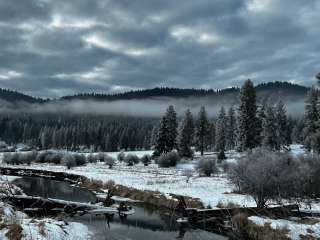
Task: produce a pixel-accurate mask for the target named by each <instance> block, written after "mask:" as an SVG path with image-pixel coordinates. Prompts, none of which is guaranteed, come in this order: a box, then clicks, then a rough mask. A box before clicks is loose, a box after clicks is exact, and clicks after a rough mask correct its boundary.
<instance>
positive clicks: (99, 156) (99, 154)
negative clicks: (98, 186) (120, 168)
mask: <svg viewBox="0 0 320 240" xmlns="http://www.w3.org/2000/svg"><path fill="white" fill-rule="evenodd" d="M104 155H105V154H104V153H103V152H99V153H98V155H97V161H99V162H103V161H104Z"/></svg>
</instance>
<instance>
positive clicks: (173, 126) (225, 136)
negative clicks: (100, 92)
mask: <svg viewBox="0 0 320 240" xmlns="http://www.w3.org/2000/svg"><path fill="white" fill-rule="evenodd" d="M298 122H299V121H297V120H294V119H292V118H290V117H288V116H287V112H286V108H285V106H284V104H283V103H282V102H281V101H280V102H278V103H277V104H276V105H270V104H268V103H266V102H264V103H262V104H261V105H260V106H258V104H257V99H256V91H255V88H254V86H253V83H252V81H251V80H247V81H246V82H245V83H244V85H243V86H242V88H241V90H240V106H239V108H238V109H234V108H233V107H230V108H229V109H228V110H226V109H225V108H224V107H221V109H220V111H219V114H218V116H217V118H216V119H215V120H211V119H209V117H208V114H207V112H206V109H205V107H204V106H203V107H201V109H200V111H199V113H198V115H197V117H196V118H194V117H193V116H192V113H191V112H190V110H187V111H186V112H185V114H184V117H183V118H182V121H181V122H180V124H178V120H177V114H176V112H175V110H174V107H173V106H169V107H168V109H167V111H166V113H165V115H164V116H163V117H162V119H161V122H160V126H159V130H158V135H157V141H156V144H155V152H154V155H155V156H160V155H161V154H162V153H167V152H170V151H172V150H174V149H177V150H178V152H179V154H180V156H181V157H186V158H190V157H192V155H193V148H195V149H196V150H199V151H200V152H201V155H203V154H204V152H205V151H207V150H215V151H218V152H219V154H218V157H219V158H221V159H223V158H225V155H224V153H225V151H226V150H231V149H237V150H239V151H246V150H249V149H253V148H256V147H259V146H264V147H267V148H269V149H270V150H281V149H284V148H287V147H288V146H289V144H291V143H292V140H293V139H292V138H294V140H295V141H299V138H300V136H299V134H297V136H292V133H293V131H292V129H293V128H294V126H296V125H298Z"/></svg>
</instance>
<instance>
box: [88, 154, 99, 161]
mask: <svg viewBox="0 0 320 240" xmlns="http://www.w3.org/2000/svg"><path fill="white" fill-rule="evenodd" d="M97 161H98V156H97V155H94V154H92V153H91V154H89V155H88V156H87V162H89V163H96V162H97Z"/></svg>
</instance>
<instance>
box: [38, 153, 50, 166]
mask: <svg viewBox="0 0 320 240" xmlns="http://www.w3.org/2000/svg"><path fill="white" fill-rule="evenodd" d="M49 154H50V153H49V152H48V151H43V152H39V153H38V154H37V157H36V160H35V162H37V163H45V162H46V157H47V155H49Z"/></svg>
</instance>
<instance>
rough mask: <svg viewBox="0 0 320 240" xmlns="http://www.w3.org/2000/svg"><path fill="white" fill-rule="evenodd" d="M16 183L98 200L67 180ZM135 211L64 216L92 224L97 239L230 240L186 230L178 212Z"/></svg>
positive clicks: (37, 191) (35, 191)
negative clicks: (125, 214)
mask: <svg viewBox="0 0 320 240" xmlns="http://www.w3.org/2000/svg"><path fill="white" fill-rule="evenodd" d="M13 183H14V184H16V185H17V186H19V187H21V188H22V189H23V190H24V192H25V193H26V194H27V195H31V196H41V197H46V198H48V197H49V198H58V199H63V200H69V201H77V202H94V201H95V200H96V197H95V196H94V195H93V194H92V193H91V192H90V191H88V190H86V189H82V188H79V187H75V186H72V185H71V184H69V183H67V182H61V181H54V180H50V179H45V178H35V177H22V178H19V179H15V180H14V181H13ZM134 209H135V214H134V215H131V216H129V217H128V218H120V217H119V216H118V215H115V216H101V215H100V216H92V215H84V216H74V217H69V216H64V217H63V220H66V221H76V222H81V223H83V224H85V225H87V226H88V228H89V230H90V231H91V232H92V233H93V235H94V236H93V237H92V239H95V240H100V239H101V240H106V239H108V240H113V239H114V240H149V239H150V240H171V239H172V240H174V239H183V240H189V239H199V240H200V239H201V240H209V239H210V240H219V239H226V238H224V237H222V236H219V235H216V234H213V233H209V232H206V231H202V230H199V229H190V228H188V229H186V228H184V227H181V226H180V225H178V224H177V223H176V221H175V217H176V216H174V215H172V213H171V212H168V211H165V210H158V209H155V208H154V207H151V206H150V205H146V204H136V205H135V206H134Z"/></svg>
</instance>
